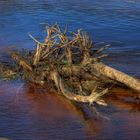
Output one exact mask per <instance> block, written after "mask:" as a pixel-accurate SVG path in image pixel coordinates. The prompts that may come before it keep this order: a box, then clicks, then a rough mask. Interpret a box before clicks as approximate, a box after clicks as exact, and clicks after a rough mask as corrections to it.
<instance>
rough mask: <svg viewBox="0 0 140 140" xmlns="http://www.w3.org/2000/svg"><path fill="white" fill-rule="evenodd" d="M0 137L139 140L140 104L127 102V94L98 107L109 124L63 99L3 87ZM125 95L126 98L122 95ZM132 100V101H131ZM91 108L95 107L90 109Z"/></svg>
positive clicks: (26, 88) (0, 92) (32, 90)
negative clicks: (106, 105) (105, 105)
mask: <svg viewBox="0 0 140 140" xmlns="http://www.w3.org/2000/svg"><path fill="white" fill-rule="evenodd" d="M0 89H1V90H0V136H1V137H7V138H9V139H13V140H25V139H27V140H46V139H58V140H61V139H68V140H71V139H75V140H77V139H82V140H87V139H113V140H118V139H127V140H132V139H134V140H139V138H140V137H139V131H140V112H139V111H140V104H139V103H134V101H133V100H124V99H123V97H124V96H122V95H123V94H126V96H127V94H128V95H130V93H129V92H126V91H125V90H120V91H118V92H114V94H118V93H120V95H119V96H117V97H115V96H113V97H108V98H107V99H106V101H107V102H108V107H99V106H96V108H97V109H98V111H99V112H100V113H101V114H102V115H103V116H104V117H108V118H109V120H107V119H105V118H102V117H100V116H98V115H96V113H95V112H94V111H93V112H90V111H89V110H88V109H87V108H86V106H85V110H83V111H82V110H81V109H79V108H77V107H75V106H74V105H73V104H72V103H70V102H68V101H67V100H66V99H64V98H63V97H60V96H58V95H56V94H54V93H51V92H48V91H47V90H46V89H39V88H37V87H36V88H33V87H31V86H28V85H26V84H23V83H22V82H19V83H17V82H16V83H12V82H11V83H1V85H0ZM121 93H123V94H121ZM128 99H129V98H128ZM91 108H92V107H91Z"/></svg>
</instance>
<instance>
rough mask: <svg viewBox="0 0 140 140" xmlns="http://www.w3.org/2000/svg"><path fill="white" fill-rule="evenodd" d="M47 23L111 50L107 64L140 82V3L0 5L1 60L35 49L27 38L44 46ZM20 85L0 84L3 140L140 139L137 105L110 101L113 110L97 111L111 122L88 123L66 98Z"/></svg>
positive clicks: (24, 0)
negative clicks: (18, 51) (85, 35)
mask: <svg viewBox="0 0 140 140" xmlns="http://www.w3.org/2000/svg"><path fill="white" fill-rule="evenodd" d="M46 22H47V23H49V24H53V23H54V22H58V23H59V24H60V25H61V26H62V27H64V26H65V24H68V27H69V29H70V30H72V31H75V30H77V29H78V28H83V29H84V30H86V31H87V32H88V33H89V34H90V36H91V38H92V39H93V40H94V42H95V43H99V42H104V43H105V44H111V46H112V47H111V48H110V49H109V50H108V53H110V56H109V57H108V58H107V59H106V60H105V61H106V63H108V64H109V65H112V66H113V67H116V68H118V69H120V70H122V71H124V72H127V73H129V74H131V75H135V76H137V77H140V67H139V62H140V0H0V49H1V51H0V54H1V55H3V54H4V53H5V52H7V50H9V49H15V48H19V49H21V48H29V49H33V48H34V47H35V44H34V42H33V41H32V40H31V39H30V38H29V37H28V35H27V33H28V32H30V33H32V34H33V35H34V36H35V37H37V39H39V40H40V41H43V37H44V36H45V35H46V33H45V31H44V26H45V23H46ZM0 58H1V57H0ZM22 85H23V83H22V82H19V83H18V82H16V83H8V84H6V83H1V84H0V137H8V138H11V139H13V140H16V139H17V140H20V139H28V140H30V139H31V140H32V139H33V140H34V139H37V140H46V139H114V140H115V139H116V140H117V139H130V140H131V139H135V140H138V139H140V137H139V132H140V119H139V118H140V113H139V103H138V105H137V104H136V103H133V101H132V102H131V100H130V101H129V99H128V100H126V101H125V102H124V99H123V101H122V98H121V99H120V98H119V99H118V98H115V99H114V98H113V99H112V98H109V99H108V101H109V106H108V107H107V108H102V107H98V109H99V110H101V112H103V113H105V114H107V116H109V118H111V120H110V121H106V120H102V119H99V120H98V119H97V118H98V117H97V118H96V117H95V116H96V115H95V116H92V117H91V119H90V118H89V117H87V115H86V116H85V115H83V113H82V112H80V111H79V110H77V109H76V108H75V107H74V106H73V105H71V104H70V103H67V102H65V101H63V99H62V98H60V97H57V96H55V95H54V94H48V91H42V89H41V91H40V90H38V89H35V90H33V89H32V88H31V89H30V88H28V86H27V87H26V86H22ZM38 93H39V95H38ZM44 93H45V94H44ZM118 93H121V91H118ZM123 93H126V94H127V93H128V91H127V92H126V91H125V92H123ZM94 117H95V118H94Z"/></svg>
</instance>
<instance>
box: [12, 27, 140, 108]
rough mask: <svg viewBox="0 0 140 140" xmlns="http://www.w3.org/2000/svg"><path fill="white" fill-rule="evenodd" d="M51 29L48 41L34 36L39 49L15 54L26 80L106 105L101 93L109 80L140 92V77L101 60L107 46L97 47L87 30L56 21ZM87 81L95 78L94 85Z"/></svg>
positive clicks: (80, 98)
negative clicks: (64, 26)
mask: <svg viewBox="0 0 140 140" xmlns="http://www.w3.org/2000/svg"><path fill="white" fill-rule="evenodd" d="M47 33H48V36H47V37H46V38H45V41H44V43H40V42H38V41H37V40H36V39H34V38H33V37H32V36H31V37H32V38H33V39H34V41H35V42H36V43H37V45H36V46H37V48H36V50H34V51H32V52H31V53H29V52H28V54H27V55H23V53H19V54H17V53H13V54H12V55H11V56H12V59H13V60H15V61H16V64H17V65H18V67H19V66H20V71H19V73H22V75H23V76H24V78H25V80H27V81H30V82H32V83H36V84H40V85H45V84H48V85H50V87H52V88H53V89H57V91H58V93H60V94H61V95H63V96H65V97H66V98H67V99H69V100H73V101H76V102H83V103H93V102H96V103H98V104H102V105H106V104H105V102H104V101H103V100H102V99H101V97H102V96H103V95H104V94H106V93H107V91H108V90H107V89H108V88H110V87H109V86H110V85H109V83H111V84H114V83H115V84H116V83H117V84H118V83H119V84H120V83H122V84H125V85H126V86H128V87H130V88H132V89H134V90H136V91H138V92H139V93H140V81H139V80H137V79H135V78H133V77H131V76H129V75H127V74H125V73H123V72H120V71H118V70H116V69H114V68H111V67H109V66H107V65H105V64H104V63H101V61H100V60H101V58H102V57H104V56H106V54H103V53H102V51H103V50H104V49H105V48H106V46H104V47H103V48H100V49H97V50H93V49H94V47H95V46H94V44H93V42H92V41H91V39H90V37H89V36H88V35H87V33H86V32H83V31H81V30H78V32H77V33H71V34H70V33H67V32H66V29H65V31H64V32H62V30H60V28H59V26H58V25H57V24H55V25H53V26H51V27H49V28H48V29H47ZM84 82H89V83H90V82H93V83H94V86H93V87H92V86H90V88H89V87H85V85H84V84H83V83H84ZM102 83H103V85H104V86H102ZM105 84H106V85H107V86H105ZM95 87H96V88H95Z"/></svg>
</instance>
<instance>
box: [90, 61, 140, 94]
mask: <svg viewBox="0 0 140 140" xmlns="http://www.w3.org/2000/svg"><path fill="white" fill-rule="evenodd" d="M91 70H93V71H94V70H96V71H98V72H99V73H101V74H103V75H104V76H107V77H109V78H111V79H113V80H116V81H118V82H121V83H123V84H125V85H126V86H128V87H130V88H132V89H134V90H136V91H138V92H139V93H140V81H139V80H138V79H136V78H134V77H132V76H129V75H127V74H125V73H123V72H121V71H118V70H116V69H114V68H112V67H109V66H107V65H105V64H103V63H96V64H93V65H91Z"/></svg>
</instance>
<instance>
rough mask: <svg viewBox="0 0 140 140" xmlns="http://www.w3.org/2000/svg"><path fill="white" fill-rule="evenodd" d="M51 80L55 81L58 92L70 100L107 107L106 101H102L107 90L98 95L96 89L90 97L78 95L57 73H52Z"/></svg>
mask: <svg viewBox="0 0 140 140" xmlns="http://www.w3.org/2000/svg"><path fill="white" fill-rule="evenodd" d="M50 78H51V80H53V81H54V83H55V85H56V87H57V89H58V91H59V92H60V93H61V94H62V95H64V96H65V97H66V98H67V99H69V100H73V101H76V102H83V103H89V104H91V103H93V102H96V103H97V104H101V105H106V103H105V102H104V100H101V99H100V97H101V96H103V95H104V94H106V93H107V92H108V90H107V89H105V90H103V91H102V92H101V93H97V92H96V91H95V90H96V89H93V91H92V93H91V94H90V95H89V96H83V95H77V94H75V93H73V92H72V91H70V90H69V89H68V87H67V86H66V84H65V82H64V80H63V79H62V78H61V77H60V75H59V73H58V72H57V71H53V72H51V74H50Z"/></svg>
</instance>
